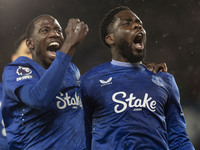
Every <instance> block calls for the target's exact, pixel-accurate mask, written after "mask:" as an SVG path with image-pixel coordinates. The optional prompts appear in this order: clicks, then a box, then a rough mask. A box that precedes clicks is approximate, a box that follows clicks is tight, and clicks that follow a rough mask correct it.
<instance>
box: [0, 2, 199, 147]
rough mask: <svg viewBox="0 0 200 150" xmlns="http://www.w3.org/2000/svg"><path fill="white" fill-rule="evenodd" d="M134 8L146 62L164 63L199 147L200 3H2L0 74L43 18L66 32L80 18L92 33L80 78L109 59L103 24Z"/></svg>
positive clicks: (80, 53)
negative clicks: (119, 9) (32, 24)
mask: <svg viewBox="0 0 200 150" xmlns="http://www.w3.org/2000/svg"><path fill="white" fill-rule="evenodd" d="M120 5H126V6H128V7H130V8H131V9H132V10H133V11H134V12H135V13H136V14H137V15H138V16H139V17H140V19H141V20H142V21H143V23H144V28H145V29H146V31H147V57H146V59H145V60H146V61H149V62H150V61H153V62H156V63H160V62H166V63H167V66H168V72H169V73H171V74H173V75H174V76H175V79H176V82H177V85H178V87H179V90H180V93H181V104H182V106H183V111H184V113H185V117H186V122H187V131H188V135H189V137H190V139H191V141H192V143H193V144H194V145H195V147H196V149H197V150H198V149H200V148H199V147H200V142H199V139H200V121H199V118H200V117H199V115H200V85H199V84H200V60H199V57H200V52H199V51H200V43H199V40H200V36H199V33H200V0H0V29H1V30H0V46H1V49H0V73H1V74H2V72H3V68H4V66H5V65H6V64H7V63H9V62H10V61H11V60H10V56H11V54H12V52H13V51H14V49H15V46H14V43H15V41H16V40H17V39H18V38H19V37H20V36H21V35H22V34H23V33H24V32H25V30H26V26H27V24H28V23H29V21H31V20H32V19H33V18H35V17H36V16H38V15H40V14H50V15H52V16H54V17H55V18H57V20H58V21H59V22H60V24H61V26H62V27H63V29H64V28H65V26H66V25H67V21H68V19H69V18H71V17H73V18H80V20H82V21H84V22H85V23H87V24H88V26H89V29H90V31H89V34H88V35H87V37H86V39H85V40H84V41H83V42H82V43H81V45H80V46H79V47H78V50H77V51H76V53H75V56H74V57H73V62H74V63H75V64H76V65H77V66H78V68H79V69H80V71H81V74H83V73H85V72H86V71H88V70H89V69H91V68H93V67H94V66H96V65H98V64H101V63H103V62H105V61H109V60H110V59H111V54H110V51H109V49H108V48H106V47H105V46H104V45H103V43H102V42H101V40H100V38H99V32H98V30H99V24H100V21H101V19H102V18H103V16H104V15H105V13H107V12H108V11H109V10H110V9H112V8H115V7H116V6H120Z"/></svg>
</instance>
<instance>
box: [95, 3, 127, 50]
mask: <svg viewBox="0 0 200 150" xmlns="http://www.w3.org/2000/svg"><path fill="white" fill-rule="evenodd" d="M122 10H130V8H128V7H127V6H120V7H116V8H114V9H112V10H110V11H109V12H108V13H107V14H106V15H105V17H104V18H103V19H102V21H101V24H100V30H99V32H100V38H101V40H102V41H103V42H104V44H105V45H106V46H108V47H110V46H109V45H108V44H107V43H106V41H105V37H106V36H107V35H108V27H109V25H110V24H111V23H112V22H113V20H114V16H115V15H116V14H117V13H119V12H120V11H122Z"/></svg>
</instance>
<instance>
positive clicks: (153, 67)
mask: <svg viewBox="0 0 200 150" xmlns="http://www.w3.org/2000/svg"><path fill="white" fill-rule="evenodd" d="M142 63H143V64H144V65H145V66H146V67H147V69H148V70H150V71H153V72H154V73H158V72H159V71H163V72H167V65H166V63H160V64H156V63H154V62H150V63H149V62H142Z"/></svg>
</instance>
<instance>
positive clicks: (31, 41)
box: [26, 38, 35, 49]
mask: <svg viewBox="0 0 200 150" xmlns="http://www.w3.org/2000/svg"><path fill="white" fill-rule="evenodd" d="M26 46H27V47H28V48H29V49H34V48H35V45H34V42H33V39H32V38H30V39H27V40H26Z"/></svg>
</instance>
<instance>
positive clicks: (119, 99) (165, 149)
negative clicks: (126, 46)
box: [81, 61, 194, 150]
mask: <svg viewBox="0 0 200 150" xmlns="http://www.w3.org/2000/svg"><path fill="white" fill-rule="evenodd" d="M81 88H82V91H83V104H84V108H85V112H86V116H87V117H86V119H87V121H88V122H87V127H88V129H87V131H88V133H90V132H91V135H88V138H89V137H90V136H91V137H90V138H91V149H92V150H169V149H176V150H180V149H181V150H193V149H194V147H193V145H192V144H191V142H190V140H189V138H188V136H187V133H186V123H185V119H184V115H183V112H182V108H181V105H180V99H179V98H180V96H179V90H178V87H177V85H176V83H175V80H174V77H173V76H172V75H171V74H169V73H164V72H159V73H158V74H154V73H153V72H150V71H149V70H148V69H146V68H145V66H143V65H142V64H130V63H122V62H117V61H112V63H111V62H108V63H105V64H102V65H100V66H97V67H95V68H93V69H92V70H91V71H89V72H87V73H86V74H84V75H83V76H82V79H81ZM89 131H90V132H89ZM88 143H89V142H88Z"/></svg>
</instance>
